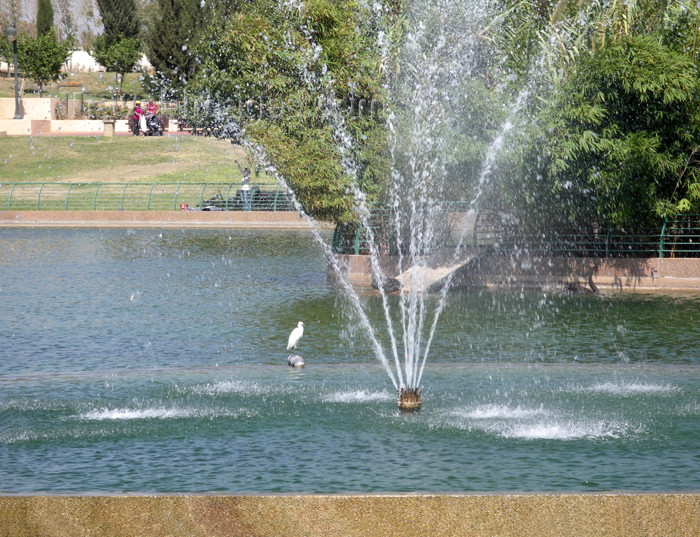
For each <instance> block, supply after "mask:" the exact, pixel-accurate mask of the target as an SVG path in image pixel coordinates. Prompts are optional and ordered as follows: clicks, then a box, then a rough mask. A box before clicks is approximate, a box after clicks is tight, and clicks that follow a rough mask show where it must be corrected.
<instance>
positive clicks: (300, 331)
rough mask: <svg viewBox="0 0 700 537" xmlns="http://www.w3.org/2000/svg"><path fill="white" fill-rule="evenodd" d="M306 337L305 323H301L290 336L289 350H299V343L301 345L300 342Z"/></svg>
mask: <svg viewBox="0 0 700 537" xmlns="http://www.w3.org/2000/svg"><path fill="white" fill-rule="evenodd" d="M303 335H304V323H302V322H301V321H299V324H298V325H297V327H296V328H295V329H294V330H292V333H291V334H289V341H288V342H287V350H288V351H290V350H292V349H296V348H297V343H299V340H300V339H301V336H303Z"/></svg>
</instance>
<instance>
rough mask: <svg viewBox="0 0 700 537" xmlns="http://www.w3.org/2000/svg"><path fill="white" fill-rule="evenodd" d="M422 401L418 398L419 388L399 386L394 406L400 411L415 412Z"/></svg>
mask: <svg viewBox="0 0 700 537" xmlns="http://www.w3.org/2000/svg"><path fill="white" fill-rule="evenodd" d="M422 404H423V403H422V402H421V398H420V389H414V388H401V390H400V391H399V399H398V401H397V402H396V406H397V407H399V410H401V411H402V412H416V411H418V410H420V407H421V405H422Z"/></svg>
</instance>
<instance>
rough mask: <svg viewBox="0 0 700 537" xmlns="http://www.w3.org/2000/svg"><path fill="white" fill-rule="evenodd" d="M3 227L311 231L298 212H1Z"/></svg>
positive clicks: (327, 225) (1, 224)
mask: <svg viewBox="0 0 700 537" xmlns="http://www.w3.org/2000/svg"><path fill="white" fill-rule="evenodd" d="M0 227H92V228H95V227H97V228H109V227H133V228H151V227H165V228H178V227H201V228H222V227H223V228H254V229H310V227H309V223H308V221H307V220H306V219H305V218H303V217H301V216H299V213H296V212H294V211H247V212H246V211H0ZM321 227H323V228H326V227H330V228H332V225H331V224H322V225H321Z"/></svg>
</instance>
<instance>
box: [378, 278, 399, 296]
mask: <svg viewBox="0 0 700 537" xmlns="http://www.w3.org/2000/svg"><path fill="white" fill-rule="evenodd" d="M381 287H382V289H383V290H384V292H385V293H398V292H399V291H401V289H403V286H402V285H401V282H400V281H399V280H397V279H396V278H384V279H382V285H381ZM372 288H373V289H376V290H377V291H379V282H378V281H377V278H372Z"/></svg>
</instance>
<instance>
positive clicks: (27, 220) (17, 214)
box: [0, 210, 332, 485]
mask: <svg viewBox="0 0 700 537" xmlns="http://www.w3.org/2000/svg"><path fill="white" fill-rule="evenodd" d="M0 227H100V228H107V227H135V228H137V227H144V228H146V227H178V228H180V227H201V228H234V229H236V228H237V229H245V228H251V229H310V226H309V223H308V221H307V220H306V219H305V218H302V217H300V216H299V214H298V213H296V212H293V211H279V212H274V211H250V212H243V211H3V210H0ZM322 227H329V228H330V229H332V226H331V224H323V225H322ZM0 485H1V483H0Z"/></svg>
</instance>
